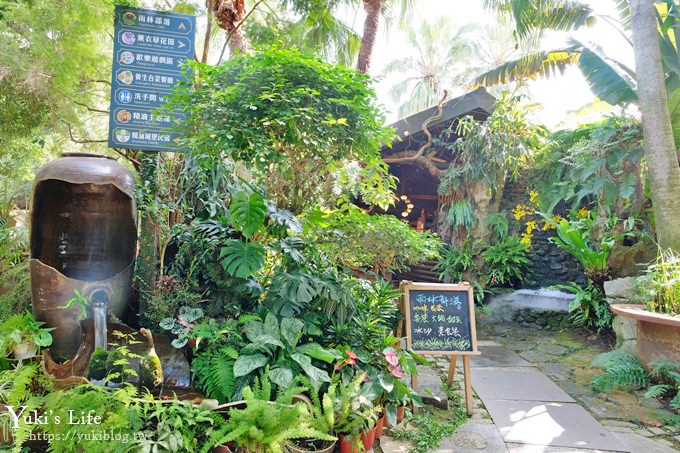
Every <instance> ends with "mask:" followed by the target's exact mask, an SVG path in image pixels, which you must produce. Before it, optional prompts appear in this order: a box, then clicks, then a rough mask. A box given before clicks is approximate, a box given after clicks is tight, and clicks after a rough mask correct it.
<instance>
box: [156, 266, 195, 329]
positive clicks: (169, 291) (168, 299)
mask: <svg viewBox="0 0 680 453" xmlns="http://www.w3.org/2000/svg"><path fill="white" fill-rule="evenodd" d="M162 282H167V284H164V283H162ZM202 302H204V299H203V296H202V294H200V293H198V292H197V291H193V290H192V289H190V288H189V287H188V286H187V285H186V284H184V283H181V282H179V281H177V280H176V279H175V278H173V277H170V276H164V277H160V278H159V280H158V282H157V284H156V287H155V288H154V291H153V293H152V294H151V298H150V299H149V300H148V302H147V307H148V308H147V312H146V316H145V318H146V320H147V322H149V323H150V324H151V325H152V326H155V325H157V324H159V323H161V322H162V321H163V320H164V319H165V318H174V317H175V316H177V315H178V314H179V311H180V310H181V308H182V307H191V308H196V307H197V306H198V305H199V304H200V303H202Z"/></svg>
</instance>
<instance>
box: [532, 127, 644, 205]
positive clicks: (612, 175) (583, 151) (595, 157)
mask: <svg viewBox="0 0 680 453" xmlns="http://www.w3.org/2000/svg"><path fill="white" fill-rule="evenodd" d="M643 151H644V149H643V146H642V130H641V127H640V124H639V123H638V122H637V121H636V120H634V119H632V118H627V117H619V116H613V117H608V118H607V119H605V120H603V121H601V122H598V123H593V124H587V125H584V126H581V127H579V128H577V129H575V130H563V131H558V132H555V133H554V134H553V135H552V136H551V137H550V141H549V142H548V144H547V145H546V146H545V147H544V148H543V149H542V150H541V151H540V152H539V153H538V154H537V156H536V167H535V170H534V171H533V173H532V180H533V181H534V184H535V187H536V189H537V193H538V204H539V207H540V209H541V210H542V211H543V212H552V210H553V209H554V207H555V206H556V205H557V203H559V202H560V201H562V200H565V201H568V202H571V203H572V207H573V208H577V207H578V206H580V205H581V203H582V202H583V201H585V200H591V199H593V200H594V201H595V202H596V210H597V211H602V210H604V209H606V210H608V211H610V212H614V213H616V214H617V215H618V216H620V217H621V216H624V215H625V216H628V215H637V214H638V213H640V211H641V210H642V205H643V203H644V201H645V197H644V196H643V192H644V173H643V168H644V167H643V165H642V156H643Z"/></svg>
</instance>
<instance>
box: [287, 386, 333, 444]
mask: <svg viewBox="0 0 680 453" xmlns="http://www.w3.org/2000/svg"><path fill="white" fill-rule="evenodd" d="M300 380H301V381H302V382H303V383H304V384H305V385H306V386H307V388H308V389H312V388H313V387H311V385H310V383H309V379H307V378H305V377H303V378H301V379H300ZM310 396H311V397H307V396H306V395H303V394H301V395H296V396H295V397H293V400H294V401H295V400H297V401H302V402H304V403H305V404H306V405H307V409H308V411H309V413H310V419H309V426H310V427H311V428H312V429H315V430H317V431H319V432H322V433H328V434H330V435H332V434H333V432H334V429H335V411H334V407H333V398H332V396H331V395H330V394H329V393H328V392H326V393H322V394H321V395H320V394H319V393H318V392H316V391H314V390H312V391H311V392H310ZM336 443H337V438H334V439H333V440H329V439H317V438H314V437H306V438H299V439H291V444H290V445H289V446H288V450H289V451H290V452H291V453H312V452H313V453H330V452H332V451H333V449H334V448H335V444H336Z"/></svg>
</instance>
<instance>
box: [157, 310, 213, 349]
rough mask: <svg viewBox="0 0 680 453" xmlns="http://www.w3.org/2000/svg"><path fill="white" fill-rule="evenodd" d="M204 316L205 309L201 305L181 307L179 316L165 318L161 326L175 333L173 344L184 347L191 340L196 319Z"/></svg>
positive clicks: (176, 346)
mask: <svg viewBox="0 0 680 453" xmlns="http://www.w3.org/2000/svg"><path fill="white" fill-rule="evenodd" d="M201 318H203V310H202V309H200V308H199V307H188V306H183V307H180V309H179V313H178V314H177V318H172V317H168V318H164V319H163V320H162V321H161V322H160V324H159V326H160V328H161V329H165V330H169V331H170V333H172V334H173V335H175V339H174V340H172V346H174V347H175V348H178V349H179V348H183V347H184V346H185V345H186V344H187V342H188V341H189V337H190V335H191V332H192V329H193V327H194V324H193V323H195V322H196V321H198V320H200V319H201Z"/></svg>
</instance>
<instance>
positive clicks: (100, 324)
mask: <svg viewBox="0 0 680 453" xmlns="http://www.w3.org/2000/svg"><path fill="white" fill-rule="evenodd" d="M90 303H91V306H92V317H93V318H94V348H95V349H97V348H103V349H107V346H108V338H107V336H108V327H107V325H106V315H107V311H108V306H109V295H108V294H107V292H106V291H105V290H102V289H97V290H95V291H93V292H92V295H91V296H90Z"/></svg>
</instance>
